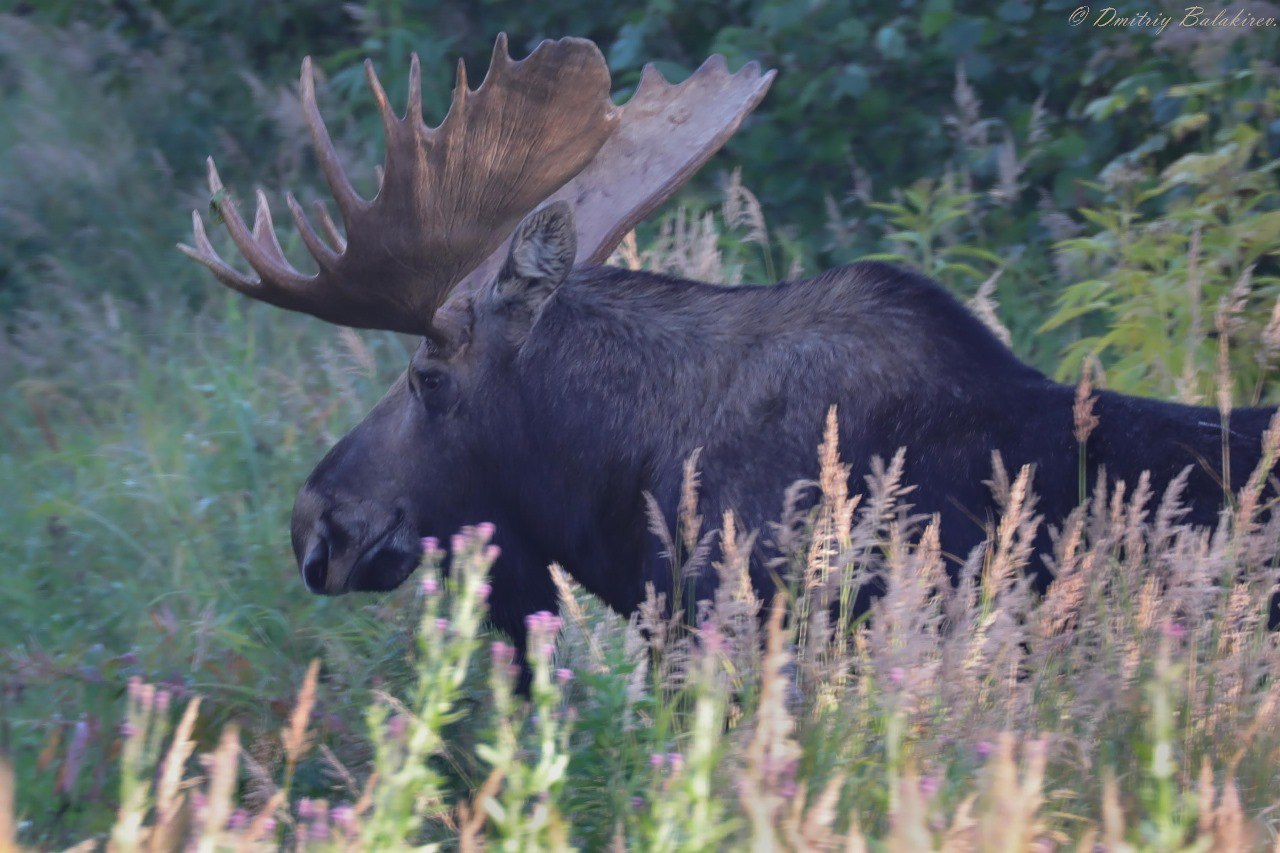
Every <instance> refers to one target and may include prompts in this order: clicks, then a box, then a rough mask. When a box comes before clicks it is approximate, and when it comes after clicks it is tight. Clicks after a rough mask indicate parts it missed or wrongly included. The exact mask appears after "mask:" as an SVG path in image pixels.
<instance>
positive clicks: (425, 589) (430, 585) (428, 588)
mask: <svg viewBox="0 0 1280 853" xmlns="http://www.w3.org/2000/svg"><path fill="white" fill-rule="evenodd" d="M421 589H422V594H423V595H435V594H436V592H438V591H439V589H440V584H439V583H438V582H437V581H436V579H435V578H434V577H432V576H431V575H427V576H426V577H425V578H423V579H422V586H421Z"/></svg>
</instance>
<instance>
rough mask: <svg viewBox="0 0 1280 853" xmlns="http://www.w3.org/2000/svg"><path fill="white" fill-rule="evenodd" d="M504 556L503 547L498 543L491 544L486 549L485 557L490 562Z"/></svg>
mask: <svg viewBox="0 0 1280 853" xmlns="http://www.w3.org/2000/svg"><path fill="white" fill-rule="evenodd" d="M501 556H502V549H501V548H499V547H498V546H497V545H490V546H488V547H486V548H485V549H484V558H485V559H486V560H488V561H489V562H490V563H492V562H494V561H495V560H497V559H498V558H499V557H501Z"/></svg>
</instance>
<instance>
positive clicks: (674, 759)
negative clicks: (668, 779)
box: [667, 752, 684, 773]
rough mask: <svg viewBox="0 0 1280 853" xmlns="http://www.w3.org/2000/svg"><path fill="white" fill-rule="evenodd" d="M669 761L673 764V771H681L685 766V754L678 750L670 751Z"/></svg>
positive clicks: (668, 754)
mask: <svg viewBox="0 0 1280 853" xmlns="http://www.w3.org/2000/svg"><path fill="white" fill-rule="evenodd" d="M667 763H668V764H670V765H671V771H672V772H673V773H679V772H680V769H681V768H682V767H684V756H683V755H681V754H680V753H678V752H668V753H667Z"/></svg>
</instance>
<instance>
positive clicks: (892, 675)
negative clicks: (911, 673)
mask: <svg viewBox="0 0 1280 853" xmlns="http://www.w3.org/2000/svg"><path fill="white" fill-rule="evenodd" d="M889 680H890V681H891V682H893V683H894V684H896V685H898V686H899V687H900V686H902V682H904V681H906V680H907V671H906V670H905V669H903V668H902V667H900V666H895V667H894V668H893V669H891V670H889Z"/></svg>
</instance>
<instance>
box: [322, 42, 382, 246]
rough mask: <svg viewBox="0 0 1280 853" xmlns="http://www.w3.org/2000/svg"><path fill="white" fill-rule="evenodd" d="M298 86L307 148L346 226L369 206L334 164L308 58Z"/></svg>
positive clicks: (335, 158) (335, 155) (334, 155)
mask: <svg viewBox="0 0 1280 853" xmlns="http://www.w3.org/2000/svg"><path fill="white" fill-rule="evenodd" d="M301 82H302V114H303V117H304V118H305V119H306V122H307V129H308V130H310V131H311V144H312V145H314V146H315V149H316V160H317V161H318V162H319V164H320V171H321V172H323V173H324V179H325V182H326V183H328V184H329V192H331V193H333V200H334V202H336V203H337V205H338V213H339V214H340V215H341V216H342V221H343V223H344V224H346V225H347V226H350V224H351V222H352V220H353V219H354V218H355V217H356V215H357V214H359V213H361V212H363V211H364V210H366V209H367V208H368V207H369V203H368V202H367V201H365V200H364V199H362V198H361V197H360V196H359V195H358V194H357V193H356V191H355V188H354V187H352V186H351V182H350V181H349V180H347V173H346V171H345V170H344V169H343V168H342V163H341V162H339V160H338V152H337V150H335V149H334V147H333V140H332V139H330V138H329V128H328V127H326V126H325V123H324V119H323V118H321V116H320V107H319V106H318V105H317V104H316V81H315V76H314V74H313V73H312V70H311V57H309V56H308V57H305V58H304V59H303V60H302V78H301ZM383 97H384V98H385V97H386V96H385V95H384V96H383Z"/></svg>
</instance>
